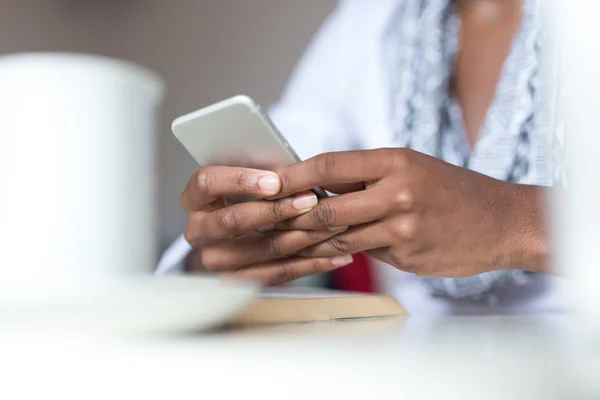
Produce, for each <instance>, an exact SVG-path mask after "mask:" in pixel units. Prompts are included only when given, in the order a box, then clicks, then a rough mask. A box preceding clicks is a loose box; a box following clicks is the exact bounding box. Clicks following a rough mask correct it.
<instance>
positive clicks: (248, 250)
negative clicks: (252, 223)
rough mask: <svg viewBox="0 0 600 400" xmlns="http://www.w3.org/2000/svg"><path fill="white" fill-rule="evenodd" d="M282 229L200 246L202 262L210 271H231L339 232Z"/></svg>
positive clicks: (269, 259)
mask: <svg viewBox="0 0 600 400" xmlns="http://www.w3.org/2000/svg"><path fill="white" fill-rule="evenodd" d="M345 229H346V228H340V229H339V230H338V232H332V231H285V232H267V233H264V234H256V235H246V236H242V237H239V238H235V239H229V240H223V241H221V242H218V243H215V244H213V245H210V246H207V247H205V248H204V249H202V265H204V267H205V268H206V269H208V270H210V271H226V270H235V269H239V268H241V267H244V266H247V265H252V264H257V263H262V262H266V261H271V260H275V259H281V258H284V257H288V256H291V255H295V254H296V253H298V251H300V250H302V249H304V248H306V247H309V246H312V245H314V244H316V243H320V242H323V241H325V240H327V239H329V238H330V237H332V236H334V235H336V234H338V233H340V232H343V231H344V230H345Z"/></svg>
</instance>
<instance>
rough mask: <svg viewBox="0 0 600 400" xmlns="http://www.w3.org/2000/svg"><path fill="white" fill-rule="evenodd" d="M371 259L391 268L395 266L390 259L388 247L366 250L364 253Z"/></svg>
mask: <svg viewBox="0 0 600 400" xmlns="http://www.w3.org/2000/svg"><path fill="white" fill-rule="evenodd" d="M364 253H365V254H366V255H368V256H369V257H371V258H374V259H376V260H378V261H381V262H384V263H386V264H388V265H391V266H396V265H395V264H394V261H393V260H392V258H391V257H390V249H389V247H381V248H379V249H373V250H367V251H365V252H364Z"/></svg>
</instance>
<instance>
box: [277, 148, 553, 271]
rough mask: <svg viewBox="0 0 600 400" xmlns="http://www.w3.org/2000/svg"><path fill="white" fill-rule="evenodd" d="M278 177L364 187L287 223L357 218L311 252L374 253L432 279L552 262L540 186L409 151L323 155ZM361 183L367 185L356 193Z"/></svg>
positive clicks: (327, 224) (291, 183) (292, 185)
mask: <svg viewBox="0 0 600 400" xmlns="http://www.w3.org/2000/svg"><path fill="white" fill-rule="evenodd" d="M279 176H280V178H281V182H282V188H281V191H280V192H279V194H278V197H280V196H288V195H291V194H293V193H298V192H301V191H304V190H307V189H310V188H312V187H316V186H323V187H325V188H327V189H329V190H331V191H335V190H341V191H343V192H347V191H348V187H354V189H355V191H350V192H347V193H344V194H342V195H340V196H335V197H332V198H329V199H325V200H321V201H320V202H319V204H318V205H317V206H316V207H315V208H313V209H312V210H311V211H309V212H307V213H305V214H304V215H302V216H299V217H296V218H293V219H290V220H288V221H286V222H283V223H280V224H278V229H292V230H294V231H296V230H313V229H314V230H317V231H319V232H321V231H323V230H325V229H331V228H335V227H342V226H350V229H348V230H347V231H345V232H343V233H340V234H338V235H335V236H333V237H331V238H329V239H328V240H326V241H325V242H323V243H320V244H317V245H314V246H312V247H310V248H308V249H305V250H303V251H302V252H301V253H300V254H301V255H304V256H306V257H331V256H335V255H338V254H349V253H355V252H360V251H365V252H367V253H368V254H370V255H371V256H373V257H375V258H377V259H379V260H382V261H384V262H387V263H389V264H391V265H393V266H395V267H397V268H399V269H402V270H405V271H408V272H412V273H415V274H417V275H420V276H428V277H431V276H436V277H464V276H471V275H476V274H479V273H483V272H486V271H491V270H494V269H505V268H515V267H518V268H522V269H529V270H537V271H540V270H542V269H543V264H544V263H543V260H544V255H545V242H546V240H545V238H544V234H543V222H542V217H541V204H542V201H541V198H542V196H541V190H540V189H538V188H536V187H533V186H522V185H515V184H509V183H506V182H502V181H498V180H495V179H492V178H489V177H487V176H484V175H481V174H479V173H476V172H473V171H470V170H468V169H464V168H460V167H456V166H453V165H451V164H448V163H445V162H443V161H440V160H438V159H436V158H433V157H429V156H427V155H424V154H422V153H418V152H415V151H411V150H408V149H377V150H370V151H355V152H339V153H329V154H322V155H319V156H317V157H314V158H312V159H309V160H307V161H305V162H302V163H299V164H296V165H293V166H290V167H288V168H285V169H284V170H283V171H281V172H280V173H279ZM357 184H358V185H359V187H360V186H362V188H363V189H364V190H358V191H356V187H357ZM340 185H341V186H340ZM348 185H350V186H348ZM336 187H337V188H336ZM344 188H345V189H344ZM338 193H339V191H338Z"/></svg>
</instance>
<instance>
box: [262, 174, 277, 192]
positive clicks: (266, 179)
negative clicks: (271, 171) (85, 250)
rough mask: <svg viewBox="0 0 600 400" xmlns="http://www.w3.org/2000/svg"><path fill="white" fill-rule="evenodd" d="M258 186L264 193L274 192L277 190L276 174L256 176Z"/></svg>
mask: <svg viewBox="0 0 600 400" xmlns="http://www.w3.org/2000/svg"><path fill="white" fill-rule="evenodd" d="M258 187H259V188H261V189H262V190H263V191H264V192H266V193H271V194H276V193H278V192H279V187H280V183H279V177H278V176H277V175H263V176H261V177H260V178H258Z"/></svg>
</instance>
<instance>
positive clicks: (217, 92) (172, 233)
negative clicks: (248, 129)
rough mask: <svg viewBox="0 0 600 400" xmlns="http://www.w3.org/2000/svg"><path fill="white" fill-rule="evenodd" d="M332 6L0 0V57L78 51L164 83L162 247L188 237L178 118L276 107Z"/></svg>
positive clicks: (328, 0)
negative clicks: (236, 101) (234, 102)
mask: <svg viewBox="0 0 600 400" xmlns="http://www.w3.org/2000/svg"><path fill="white" fill-rule="evenodd" d="M335 4H336V1H335V0H303V1H296V0H252V1H244V0H0V53H9V52H22V51H74V52H86V53H92V54H100V55H105V56H111V57H117V58H121V59H125V60H130V61H133V62H136V63H139V64H142V65H144V66H146V67H148V68H150V69H152V70H154V71H156V72H157V73H159V74H160V75H162V76H163V78H164V79H165V80H166V83H167V89H168V92H167V97H166V102H165V103H164V106H163V108H162V115H161V121H160V122H161V124H160V126H161V129H160V131H159V143H158V153H159V154H158V179H159V187H160V191H159V193H160V195H159V212H160V237H159V240H160V245H161V246H162V248H165V247H166V246H168V244H169V243H170V242H171V240H173V238H174V237H176V236H177V235H178V234H179V233H181V232H182V230H183V229H184V228H185V224H186V219H185V214H184V213H183V211H182V210H181V208H180V206H179V194H180V192H181V191H182V189H183V188H184V185H185V184H186V183H187V180H188V178H189V176H190V174H191V173H192V172H193V171H194V170H195V169H196V167H197V166H196V163H195V161H194V160H193V159H192V158H191V157H190V156H189V154H187V153H186V152H185V150H184V149H183V147H182V146H181V145H180V144H179V142H177V141H176V140H175V139H174V138H173V137H172V134H171V130H170V123H171V121H172V119H173V118H175V117H177V116H179V115H181V114H184V113H187V112H189V111H193V110H195V109H198V108H200V107H202V106H206V105H209V104H211V103H213V102H215V101H218V100H222V99H225V98H227V97H229V96H232V95H236V94H239V93H245V94H248V95H250V96H252V97H254V98H255V99H256V100H257V101H258V102H259V103H261V104H263V105H264V106H265V107H266V106H267V105H269V104H271V103H272V102H274V101H276V100H277V98H278V96H279V94H280V92H281V90H282V89H283V87H284V85H285V83H286V80H287V78H288V77H289V75H290V73H291V72H292V70H293V68H294V66H295V64H296V62H297V61H298V59H299V58H300V56H301V54H302V52H303V51H304V49H305V47H306V45H307V44H308V42H309V41H310V39H311V37H312V35H313V34H314V33H315V31H316V30H317V28H318V27H319V25H320V24H321V23H322V22H323V20H324V19H325V17H326V16H327V14H329V12H330V11H331V10H332V9H333V8H334V6H335Z"/></svg>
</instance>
